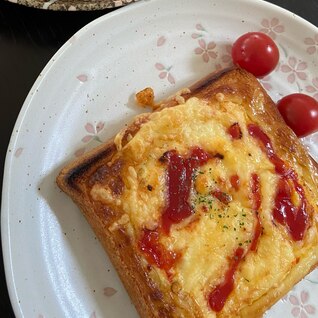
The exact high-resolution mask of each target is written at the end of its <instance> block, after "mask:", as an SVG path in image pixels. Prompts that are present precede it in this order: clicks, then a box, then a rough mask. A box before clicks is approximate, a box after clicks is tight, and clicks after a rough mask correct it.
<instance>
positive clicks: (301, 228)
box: [247, 124, 308, 241]
mask: <svg viewBox="0 0 318 318" xmlns="http://www.w3.org/2000/svg"><path fill="white" fill-rule="evenodd" d="M247 128H248V132H249V134H250V135H251V136H252V137H254V138H256V139H257V140H258V141H259V142H260V143H261V145H262V146H263V150H264V151H265V153H266V155H267V157H268V159H269V160H270V161H271V162H272V164H273V165H274V167H275V171H276V173H277V174H279V175H280V180H279V182H278V189H277V193H276V197H275V206H274V209H273V217H274V219H275V220H276V221H277V222H279V223H280V224H282V225H285V226H286V228H287V230H288V232H289V234H290V235H291V237H292V238H293V240H295V241H300V240H302V239H303V237H304V234H305V231H306V228H307V223H308V214H307V212H306V206H307V200H306V198H305V192H304V189H303V187H302V186H301V185H300V184H299V182H298V180H297V174H296V172H295V171H294V170H292V169H288V167H287V166H286V164H285V163H284V161H283V160H282V159H280V158H279V157H278V156H277V155H276V153H275V151H274V149H273V146H272V144H271V141H270V139H269V137H268V136H267V135H266V134H265V133H264V132H263V131H262V130H261V129H260V128H259V127H258V126H257V125H254V124H249V125H248V127H247ZM293 188H294V189H295V191H296V192H297V194H298V196H299V201H300V203H299V205H298V207H297V206H295V205H294V204H293V202H292V191H293Z"/></svg>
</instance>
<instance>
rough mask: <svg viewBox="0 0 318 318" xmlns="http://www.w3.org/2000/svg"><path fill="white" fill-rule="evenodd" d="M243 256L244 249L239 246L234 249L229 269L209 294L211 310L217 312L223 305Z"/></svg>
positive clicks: (232, 285) (231, 288)
mask: <svg viewBox="0 0 318 318" xmlns="http://www.w3.org/2000/svg"><path fill="white" fill-rule="evenodd" d="M243 257H244V249H243V248H241V247H239V248H237V249H236V251H235V253H234V256H233V258H232V259H231V264H230V267H229V269H228V270H227V272H226V273H225V275H224V280H223V282H222V283H220V284H219V285H217V286H216V287H215V289H214V290H213V291H212V292H211V293H210V294H209V298H208V301H209V305H210V307H211V309H212V310H214V311H216V312H219V311H221V310H222V308H223V307H224V304H225V301H226V299H227V297H228V296H229V294H230V293H231V291H232V290H233V287H234V274H235V272H236V270H237V267H238V265H239V263H240V262H241V260H242V259H243Z"/></svg>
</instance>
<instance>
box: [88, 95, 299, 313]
mask: <svg viewBox="0 0 318 318" xmlns="http://www.w3.org/2000/svg"><path fill="white" fill-rule="evenodd" d="M233 123H238V124H239V127H240V129H241V131H242V138H241V139H237V140H234V139H233V138H232V137H231V135H230V134H229V133H228V132H227V129H228V127H230V126H231V125H232V124H233ZM248 123H250V119H249V118H248V117H247V115H246V112H245V111H244V109H243V106H242V105H240V104H237V103H233V102H230V101H227V100H224V98H218V101H217V102H215V103H214V104H207V103H205V102H204V101H201V100H199V99H197V98H191V99H189V100H188V101H187V102H186V103H185V104H182V105H178V106H175V107H172V108H167V109H163V110H162V111H160V112H157V113H153V114H151V115H150V120H149V121H148V122H147V123H145V124H144V125H142V127H141V128H140V130H139V131H138V133H137V134H136V135H135V136H134V137H133V138H132V139H131V140H130V141H129V142H128V143H127V144H126V145H125V146H124V147H123V148H122V149H121V151H120V152H119V154H118V156H121V157H123V158H124V160H125V163H126V166H125V167H124V170H123V172H122V177H123V179H124V180H123V181H124V183H125V187H124V192H123V194H122V195H121V197H120V204H121V207H122V209H123V210H124V212H125V214H126V215H128V216H129V219H130V223H131V225H132V227H133V230H134V238H135V240H136V242H137V241H138V238H139V237H140V233H141V231H142V230H143V229H145V228H146V229H149V230H153V229H155V228H157V227H158V226H160V223H161V216H162V211H163V209H164V207H165V204H166V193H167V185H166V169H167V167H166V165H165V164H163V163H162V162H160V161H159V158H160V157H161V156H162V155H163V154H164V153H165V152H167V151H170V150H172V149H174V150H176V151H177V152H178V153H179V154H180V155H182V156H187V155H188V153H189V149H191V148H192V147H201V148H202V149H204V150H205V151H206V152H208V153H211V154H221V155H222V156H224V157H223V159H222V158H215V159H211V160H209V161H208V162H207V163H206V164H205V165H203V166H202V167H200V168H198V169H197V171H196V173H195V176H194V179H195V180H194V181H193V190H192V191H191V195H190V198H189V200H190V202H191V205H192V207H193V209H194V211H195V213H194V214H193V215H192V216H191V217H189V218H187V219H186V220H184V221H183V222H181V223H179V224H174V225H172V227H171V231H170V234H169V235H165V236H162V237H161V239H160V240H161V243H162V244H163V245H164V246H165V248H166V249H167V250H169V251H177V252H179V253H181V255H182V256H181V258H180V259H179V261H178V262H177V263H176V264H175V266H174V268H173V275H172V282H171V281H169V279H168V278H167V275H166V273H165V272H164V271H163V270H161V269H159V268H156V267H154V270H153V271H154V272H153V274H152V277H153V279H154V280H156V281H157V283H158V284H160V285H164V286H169V285H170V284H171V283H172V286H178V290H179V289H181V290H182V292H183V293H185V294H187V295H189V296H190V297H192V298H193V299H194V301H195V303H196V304H197V305H198V306H199V307H200V309H201V310H202V312H203V313H204V316H205V317H214V316H215V313H214V312H213V311H212V310H211V308H210V307H209V305H208V301H207V295H208V293H209V292H210V291H211V289H212V288H213V287H214V286H216V285H217V284H219V283H221V282H222V279H223V276H224V273H225V271H226V270H227V268H228V266H229V257H231V256H232V255H233V251H234V250H235V249H237V248H238V247H239V246H240V247H242V248H244V249H245V250H246V249H247V248H248V246H249V244H250V243H251V241H252V239H253V233H254V227H255V224H256V217H255V211H253V210H252V204H251V197H250V192H251V190H250V178H251V175H252V174H253V173H256V174H257V175H258V176H259V179H260V189H261V208H260V211H259V212H260V213H259V215H260V221H261V225H262V227H263V233H262V235H261V237H260V239H259V241H258V245H257V251H256V252H249V253H248V254H247V256H246V258H245V259H244V260H243V261H242V263H241V264H240V266H239V269H238V271H237V273H236V274H235V288H234V290H233V292H232V293H231V294H230V296H229V297H228V299H227V301H226V304H225V307H224V309H223V312H224V313H225V315H229V316H231V314H232V315H234V313H235V312H237V311H239V310H240V309H242V308H243V307H245V306H247V305H250V304H251V303H253V302H254V301H255V300H257V299H259V298H260V297H262V296H263V295H265V294H266V293H267V292H269V291H270V290H271V289H273V288H275V286H276V285H277V284H280V282H281V281H282V280H283V279H284V278H285V277H286V275H287V274H288V273H289V271H290V269H291V267H292V265H293V264H294V263H295V260H296V258H297V257H298V256H299V253H300V252H299V251H300V249H299V247H297V246H300V245H301V243H299V244H298V245H297V244H295V243H294V242H292V241H291V240H290V239H289V238H288V234H286V231H285V230H284V229H283V228H282V226H280V225H278V226H273V219H272V209H273V201H274V196H275V193H276V192H275V191H276V190H275V189H276V187H277V183H278V178H279V176H278V175H277V174H276V173H275V169H274V166H273V164H272V163H271V162H270V161H269V159H268V158H267V156H266V154H265V153H264V152H263V151H262V150H261V148H260V146H259V145H258V144H257V142H256V141H255V139H253V138H252V137H251V136H250V135H249V134H248V131H247V128H246V127H247V124H248ZM233 175H237V176H238V177H239V182H240V184H239V187H238V189H237V190H236V189H234V188H233V186H232V185H231V182H230V178H231V176H233ZM149 186H150V188H149ZM93 189H94V191H93V192H94V195H95V197H96V196H97V197H99V198H100V199H103V197H104V199H105V202H107V203H109V200H110V198H109V196H110V194H109V192H108V191H107V190H105V189H103V188H100V187H99V188H98V186H96V187H94V188H93ZM149 189H150V190H149ZM213 190H220V191H222V192H225V193H227V194H228V195H229V196H230V197H231V198H232V200H231V202H229V203H228V204H224V203H222V202H220V201H219V200H218V199H217V198H215V197H214V196H213V195H211V193H212V192H213ZM116 200H118V198H117V199H116ZM116 202H117V204H118V201H116Z"/></svg>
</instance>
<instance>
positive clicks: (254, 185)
mask: <svg viewBox="0 0 318 318" xmlns="http://www.w3.org/2000/svg"><path fill="white" fill-rule="evenodd" d="M251 191H252V209H253V210H254V211H255V213H256V225H255V228H254V235H253V239H252V242H251V245H250V247H249V249H250V250H251V251H255V250H256V247H257V242H258V239H259V237H260V236H261V234H262V225H261V220H260V218H259V214H258V212H257V211H258V210H259V209H260V207H261V188H260V182H259V176H258V175H257V174H256V173H252V176H251Z"/></svg>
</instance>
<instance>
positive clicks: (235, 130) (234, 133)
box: [227, 123, 242, 139]
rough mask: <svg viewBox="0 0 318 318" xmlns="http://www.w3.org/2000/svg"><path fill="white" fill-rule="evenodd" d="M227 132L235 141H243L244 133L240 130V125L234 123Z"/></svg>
mask: <svg viewBox="0 0 318 318" xmlns="http://www.w3.org/2000/svg"><path fill="white" fill-rule="evenodd" d="M227 132H228V133H229V134H230V135H231V137H232V138H233V139H241V138H242V131H241V128H240V125H239V124H238V123H234V124H233V125H231V126H230V127H229V128H228V129H227Z"/></svg>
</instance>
